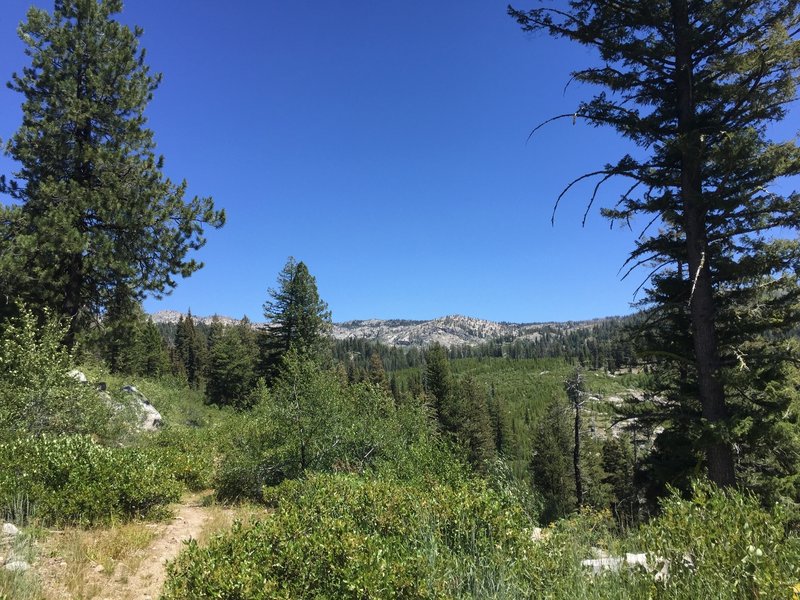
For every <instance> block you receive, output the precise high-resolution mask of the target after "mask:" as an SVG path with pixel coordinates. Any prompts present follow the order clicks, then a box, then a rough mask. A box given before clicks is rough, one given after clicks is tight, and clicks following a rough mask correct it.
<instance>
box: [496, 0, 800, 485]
mask: <svg viewBox="0 0 800 600" xmlns="http://www.w3.org/2000/svg"><path fill="white" fill-rule="evenodd" d="M509 10H510V12H511V14H512V15H513V16H514V17H515V18H516V19H517V21H518V22H519V23H520V24H521V25H522V27H523V28H524V29H525V30H528V31H545V32H548V33H550V34H551V35H553V36H556V37H563V38H566V39H568V40H572V41H575V42H577V43H579V44H583V45H585V46H589V47H591V48H594V49H595V50H597V51H598V53H599V55H600V58H601V59H602V61H603V64H602V65H599V66H597V67H589V68H585V69H581V70H579V71H577V72H575V73H573V74H572V76H573V79H574V80H576V81H578V82H581V83H587V84H590V85H595V86H600V87H602V88H604V91H602V92H600V93H598V94H597V95H596V96H594V97H593V98H591V99H590V100H588V101H585V102H582V103H581V104H580V105H579V106H578V107H577V110H573V111H570V112H569V113H568V114H565V115H562V117H563V118H568V119H570V120H572V121H576V120H579V119H580V120H583V121H586V122H588V123H589V124H591V125H593V126H602V125H608V126H611V127H613V128H615V129H616V130H617V131H619V132H620V133H621V134H622V135H623V136H624V137H626V138H628V139H630V140H631V141H633V142H634V143H635V144H637V145H638V146H639V147H640V148H641V149H642V152H640V153H639V154H638V155H637V157H633V156H631V155H626V156H624V157H622V158H621V159H619V160H617V161H616V162H611V163H610V164H608V165H607V166H606V167H604V168H602V169H600V170H598V171H597V172H596V173H591V174H587V175H584V176H581V177H579V178H578V179H577V180H575V181H574V182H573V183H575V182H577V181H579V180H583V179H587V178H589V177H590V176H596V177H598V178H599V181H598V183H597V185H596V186H595V189H594V193H593V195H592V198H591V200H590V205H591V203H592V202H593V201H594V198H595V196H596V195H597V193H598V190H599V189H600V186H601V185H602V184H603V182H605V181H607V180H608V179H610V178H612V177H623V178H627V179H628V180H630V182H631V186H630V188H629V189H628V190H627V191H626V193H625V194H623V195H622V197H621V198H620V200H619V202H618V203H617V204H616V205H615V206H614V207H612V208H608V209H605V210H604V213H605V215H606V216H608V217H610V218H611V219H613V220H618V221H622V222H625V223H629V222H631V221H633V220H636V219H637V218H638V219H643V221H644V222H645V223H651V224H652V225H655V227H657V228H658V229H657V231H654V232H653V233H649V232H650V231H651V229H650V228H649V227H648V228H647V229H646V230H645V231H643V232H642V235H641V236H640V238H639V240H638V241H637V244H636V247H635V249H634V250H633V252H632V253H631V256H630V265H631V268H635V267H636V266H637V265H647V267H648V268H652V269H653V271H652V272H658V275H657V276H656V277H655V278H654V279H652V280H651V284H652V287H651V288H650V292H649V295H648V303H649V305H650V309H651V313H650V314H651V315H652V316H653V319H652V321H651V324H652V327H653V328H655V329H658V328H661V327H667V328H669V330H670V331H672V332H674V333H676V334H677V335H678V336H679V341H678V344H677V346H678V349H679V350H680V352H681V354H679V355H676V356H674V360H666V357H668V356H669V355H667V354H665V348H663V347H653V348H651V350H653V351H656V352H659V356H661V357H663V358H662V360H661V361H659V364H658V365H657V366H659V367H662V368H666V369H670V370H672V371H673V372H674V373H675V374H676V375H679V376H681V377H682V380H681V381H679V382H677V383H676V384H674V385H672V386H670V387H671V389H672V390H673V391H674V392H675V393H674V394H672V397H671V401H672V407H673V410H672V411H671V416H670V417H669V418H668V419H667V420H666V422H665V424H666V429H665V433H668V434H669V435H672V436H675V434H676V429H674V427H673V419H676V420H678V421H680V422H681V423H683V424H685V425H687V426H688V427H686V428H685V429H684V430H683V431H682V433H685V434H686V435H680V436H679V437H681V438H682V439H683V441H684V443H687V442H688V443H693V444H695V448H697V449H699V450H700V451H701V452H702V456H703V464H702V465H701V466H704V467H705V468H706V469H707V471H708V474H709V477H710V478H711V480H712V481H714V482H715V483H717V484H719V485H732V484H734V483H735V482H736V479H737V474H738V477H739V479H740V480H742V482H749V481H751V480H753V481H755V482H756V483H758V482H759V481H760V482H761V483H763V484H765V483H764V482H766V481H773V482H774V481H776V480H779V481H782V482H783V483H781V484H780V485H779V487H781V486H783V488H784V489H783V490H780V491H778V490H773V491H772V492H766V493H767V495H773V494H775V493H777V494H779V495H786V494H788V495H790V496H794V497H798V495H800V490H798V489H796V485H797V478H796V477H795V475H796V473H797V469H798V463H797V456H798V453H797V452H796V435H794V434H793V433H792V432H793V431H796V427H795V426H794V424H793V423H792V421H793V420H795V419H796V413H795V410H794V409H792V408H791V405H792V402H793V401H795V399H796V398H797V388H796V387H794V386H793V384H792V383H790V380H791V378H792V371H793V366H792V365H795V364H797V362H798V346H797V344H796V343H794V342H789V341H788V340H786V341H783V342H782V343H780V344H776V343H769V340H775V339H783V338H785V336H786V333H787V331H788V330H789V329H790V328H791V327H793V326H794V324H795V323H796V322H797V319H798V317H799V316H800V315H798V310H800V302H798V298H800V289H799V288H798V282H797V274H798V267H800V241H798V239H797V238H796V236H795V237H794V238H791V239H782V235H785V232H786V231H792V230H796V229H797V228H798V226H800V210H798V209H800V194H797V193H790V194H786V195H785V194H782V193H780V191H779V190H778V189H777V188H776V187H775V185H774V184H775V182H776V180H778V179H780V178H784V177H788V176H792V175H797V174H798V173H800V151H798V148H797V146H796V145H795V143H794V142H780V143H775V142H772V141H771V140H770V139H768V137H767V134H768V131H769V130H768V125H769V124H770V123H772V122H775V121H780V120H782V119H783V118H784V117H785V116H786V111H787V107H788V105H789V104H790V103H791V102H792V101H793V100H794V99H795V90H796V84H797V81H798V77H800V41H798V39H797V37H798V34H799V30H798V23H799V22H800V2H798V0H748V1H745V2H690V1H689V0H663V1H656V0H652V1H646V2H623V3H619V2H614V3H597V2H592V1H590V0H574V1H572V2H570V3H569V6H568V7H567V8H563V7H562V6H560V5H559V6H558V7H555V8H548V7H544V8H538V9H534V10H531V11H528V12H523V11H517V10H514V9H509ZM608 92H611V94H609V93H608ZM556 118H559V117H556ZM570 187H572V183H571V184H569V186H567V189H569V188H570ZM565 192H566V190H565ZM562 195H563V193H562ZM559 199H560V198H559ZM556 204H557V203H556ZM587 210H588V209H587ZM684 323H686V324H688V327H686V328H684ZM661 337H662V339H665V338H666V337H668V336H661ZM678 365H680V366H678ZM778 390H781V391H780V392H779V391H778ZM681 413H683V414H686V413H689V414H692V415H693V418H691V419H690V420H686V419H683V417H682V416H681ZM771 438H772V439H771ZM775 438H777V439H779V440H780V442H781V443H780V444H775V443H774V439H775ZM734 447H735V448H736V451H734ZM793 448H794V449H793ZM759 473H761V474H767V473H768V474H769V477H767V478H766V479H764V478H761V477H760V476H759ZM793 481H794V483H792V482H793ZM765 485H766V484H765Z"/></svg>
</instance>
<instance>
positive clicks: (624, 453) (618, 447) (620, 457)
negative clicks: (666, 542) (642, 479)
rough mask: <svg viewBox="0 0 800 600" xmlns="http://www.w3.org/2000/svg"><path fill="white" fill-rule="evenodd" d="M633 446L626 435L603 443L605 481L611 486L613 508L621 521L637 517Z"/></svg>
mask: <svg viewBox="0 0 800 600" xmlns="http://www.w3.org/2000/svg"><path fill="white" fill-rule="evenodd" d="M633 470H634V464H633V446H632V444H631V442H630V440H629V439H627V438H626V437H620V438H614V437H612V438H609V439H607V440H606V441H605V442H604V443H603V471H605V473H606V476H605V477H604V479H603V483H604V484H605V485H607V486H608V488H609V495H610V497H611V510H612V511H613V512H614V516H616V517H617V519H619V520H620V521H627V522H631V521H633V520H635V519H636V518H637V510H638V494H637V491H636V487H635V486H634V483H633Z"/></svg>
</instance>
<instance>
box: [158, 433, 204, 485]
mask: <svg viewBox="0 0 800 600" xmlns="http://www.w3.org/2000/svg"><path fill="white" fill-rule="evenodd" d="M215 429H216V428H211V427H207V428H203V429H194V428H186V427H170V426H167V427H166V428H165V429H163V430H162V431H159V432H158V433H157V434H156V435H155V436H152V437H151V438H149V439H148V443H147V445H146V446H145V448H147V449H148V450H149V451H150V453H151V454H154V455H155V456H157V457H158V459H159V460H160V461H161V462H162V463H163V464H164V465H165V467H166V469H167V470H168V472H169V473H170V474H171V475H172V476H173V477H174V478H175V479H176V480H177V481H180V482H182V483H183V484H185V485H186V487H187V488H189V489H190V490H192V491H199V490H205V489H208V488H209V487H211V486H212V484H213V481H214V474H215V471H216V463H217V439H216V431H215Z"/></svg>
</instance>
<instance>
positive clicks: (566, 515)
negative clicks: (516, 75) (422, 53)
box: [0, 0, 800, 600]
mask: <svg viewBox="0 0 800 600" xmlns="http://www.w3.org/2000/svg"><path fill="white" fill-rule="evenodd" d="M121 10H122V3H121V2H120V1H119V0H58V1H57V2H55V5H54V9H53V11H52V12H49V11H47V10H43V9H37V8H32V9H31V10H30V12H29V13H28V19H27V21H26V22H24V23H22V24H21V26H20V29H19V32H20V37H21V39H22V41H23V42H24V43H25V44H26V46H27V53H28V56H29V57H30V61H31V62H30V66H29V67H26V68H25V69H24V70H23V71H22V72H21V73H18V74H13V75H12V77H11V83H10V87H11V89H12V90H14V91H16V92H18V93H19V94H20V95H21V98H22V102H23V104H22V119H21V125H20V127H19V129H18V131H17V132H16V133H15V134H14V135H13V137H12V138H11V139H9V140H8V141H7V143H6V146H5V150H6V152H7V154H8V155H9V156H10V157H11V158H12V159H13V160H14V161H15V163H16V164H17V165H18V166H17V171H15V172H14V173H13V174H11V175H10V176H9V177H3V178H2V179H0V193H2V194H4V195H6V196H8V197H9V198H10V200H11V201H10V203H8V204H3V205H0V291H2V294H0V320H1V321H0V513H1V516H2V517H3V519H4V521H6V523H5V524H4V527H3V537H2V538H0V556H2V557H3V558H2V559H1V560H0V562H2V565H3V568H2V569H0V598H20V599H23V598H24V599H33V598H55V597H59V594H61V595H62V596H63V594H66V595H67V597H81V598H83V597H98V596H100V594H101V590H102V588H103V587H104V586H105V585H118V584H120V582H123V583H124V582H125V581H129V579H128V578H129V576H131V577H134V575H135V571H136V569H137V568H139V566H140V565H138V564H134V562H133V561H132V559H131V558H130V557H132V556H134V555H135V554H136V552H137V551H144V549H145V548H146V547H147V546H148V544H149V543H150V541H151V540H152V539H153V536H154V535H156V534H155V533H153V531H154V530H153V529H152V528H149V529H148V526H149V525H153V526H154V527H159V526H160V525H158V524H159V523H160V524H162V525H163V524H164V523H165V521H169V519H170V516H171V514H172V513H171V511H172V510H174V507H175V506H182V507H185V506H186V505H187V500H186V498H189V497H190V498H194V499H195V500H194V501H195V502H196V506H195V507H194V508H197V510H201V509H203V510H205V509H207V510H212V508H216V509H218V511H219V512H217V513H213V514H215V515H217V517H218V519H219V521H220V523H223V524H221V525H218V526H216V528H215V529H214V530H213V531H212V530H210V529H209V530H208V531H209V533H208V535H204V536H200V537H196V536H193V539H192V540H191V541H190V542H188V543H187V544H186V545H185V546H184V547H183V548H182V551H181V552H180V554H178V555H177V556H176V557H174V559H173V560H171V561H170V563H169V566H168V571H167V575H166V579H165V582H164V585H163V589H159V590H158V591H157V593H160V594H161V597H162V598H164V599H165V600H171V599H178V598H196V599H200V598H231V599H233V598H362V599H363V598H504V599H505V598H558V599H567V598H653V597H658V598H682V599H689V598H698V597H703V596H705V597H713V598H753V599H755V598H791V597H797V594H800V478H798V474H799V473H800V424H799V423H798V409H800V396H799V395H798V390H799V386H800V373H798V366H799V365H800V340H798V337H797V329H798V323H800V314H799V312H798V311H800V285H798V280H797V278H798V267H800V242H799V241H798V239H797V236H796V230H797V229H798V226H800V196H799V195H798V194H797V193H796V192H792V193H788V194H784V195H782V194H780V193H779V192H778V191H776V190H777V189H779V188H776V187H775V186H774V185H773V184H774V183H775V182H776V181H778V180H784V181H785V180H786V178H789V177H792V176H796V175H798V174H800V150H798V148H797V146H796V145H795V143H794V142H774V141H772V140H771V139H770V138H769V137H768V132H769V127H768V126H769V125H770V124H771V123H774V122H777V121H780V120H782V119H783V118H784V117H785V116H786V114H787V110H788V109H787V106H788V105H789V104H791V103H792V102H794V101H795V100H796V85H797V83H798V80H800V40H798V35H799V33H798V32H800V3H798V2H795V1H790V2H786V1H785V0H784V1H783V2H771V1H766V0H759V1H752V2H744V3H742V2H736V3H731V2H695V3H692V2H688V1H686V0H670V1H668V2H640V3H617V2H615V3H602V2H601V3H597V2H588V1H584V0H575V1H574V2H571V3H569V5H567V6H560V7H559V8H548V7H542V8H536V9H533V10H530V11H523V10H517V9H514V8H511V7H509V9H508V11H509V16H510V17H511V18H513V19H514V20H515V21H516V22H517V23H518V24H519V25H520V27H521V28H522V29H523V31H526V32H540V33H546V34H549V35H551V36H554V37H558V38H566V39H567V40H570V41H572V42H574V43H577V44H581V45H583V46H587V47H589V48H591V49H592V50H594V51H596V52H597V53H598V54H599V56H600V57H601V58H602V59H603V61H604V63H605V66H604V67H591V68H586V69H584V70H579V71H577V72H576V73H573V74H572V76H573V78H574V79H576V80H577V81H579V82H583V83H588V84H591V85H593V86H595V87H597V88H598V89H599V90H600V91H598V92H597V94H596V95H595V96H593V97H590V98H589V99H587V100H585V101H583V102H581V103H580V105H579V106H578V108H577V110H575V111H573V112H570V113H568V114H565V115H561V116H556V117H555V119H552V120H558V119H560V118H565V119H571V120H572V122H576V121H579V120H580V121H585V122H588V124H590V125H593V126H607V127H611V128H613V129H615V130H616V131H617V132H618V133H619V134H620V135H621V136H624V137H626V138H628V139H631V140H632V141H633V142H635V143H636V144H638V145H639V146H640V148H641V149H642V153H641V154H640V155H637V157H633V156H630V155H626V156H623V157H621V158H619V159H618V160H616V161H613V160H612V161H611V162H609V163H608V164H607V166H606V167H605V168H604V169H602V170H600V171H598V172H594V173H587V174H585V175H580V176H578V179H577V180H582V179H585V178H592V177H594V178H596V181H597V183H596V187H595V188H594V195H593V196H592V198H591V200H590V202H589V206H588V207H587V210H588V209H589V208H590V207H591V204H592V203H593V202H594V201H595V199H596V197H597V200H598V202H599V201H600V196H598V194H599V192H600V190H601V189H602V185H603V184H604V183H605V182H606V181H608V180H609V179H611V178H614V177H620V178H623V179H626V180H628V181H629V182H630V185H631V187H630V189H628V191H627V192H626V193H625V194H624V195H623V196H622V197H621V198H620V199H619V201H618V202H617V203H615V204H611V205H606V206H605V207H604V208H603V209H602V212H603V214H604V215H605V216H606V217H608V218H609V219H611V220H612V222H630V221H632V220H635V219H636V218H642V217H643V218H645V219H646V220H648V221H651V220H652V221H651V222H652V223H655V224H656V226H655V227H654V228H653V229H652V231H650V230H645V231H644V232H642V235H641V236H640V237H639V238H638V240H637V242H636V245H635V247H634V248H633V249H632V251H631V254H630V258H629V263H628V264H629V266H630V267H631V268H636V267H641V268H644V269H648V271H649V273H650V275H649V277H648V283H647V286H646V288H645V289H644V292H643V294H644V296H643V300H642V301H641V302H640V304H639V306H638V307H637V308H638V312H637V313H636V314H634V315H632V316H629V317H624V318H607V319H601V320H598V321H597V322H595V323H594V324H592V325H590V326H585V327H559V326H558V325H557V324H553V325H552V326H549V327H545V328H543V329H542V331H541V332H540V333H541V335H539V336H538V337H536V338H535V339H513V338H507V339H504V338H497V339H492V340H487V341H486V342H485V343H482V344H479V345H460V346H452V347H444V346H441V345H439V344H431V345H428V346H424V347H396V346H388V345H383V344H380V343H377V342H375V341H368V340H363V339H347V340H337V341H334V340H333V339H332V338H331V336H330V330H331V326H332V324H331V312H330V310H329V308H328V305H327V303H326V302H325V300H324V299H322V298H321V297H320V294H319V290H318V287H317V283H316V279H315V277H314V275H312V273H311V272H310V271H309V268H308V266H307V265H306V263H305V262H303V261H301V260H297V259H295V258H294V257H289V258H288V259H287V261H286V264H285V266H284V268H283V269H282V271H281V272H280V273H278V275H277V279H276V282H275V284H274V287H272V288H270V289H269V290H267V291H266V293H265V297H264V304H263V315H264V318H265V320H266V322H267V325H266V326H263V327H261V326H260V327H256V326H253V324H252V323H250V322H249V321H248V320H246V319H244V320H242V321H241V322H238V323H236V324H233V325H231V324H225V323H223V322H222V321H213V322H211V324H208V325H205V324H202V323H198V322H196V320H195V319H194V318H193V316H192V315H191V313H187V314H186V315H185V316H182V317H181V318H180V320H179V321H178V322H177V323H176V324H174V325H163V324H159V325H157V324H155V323H153V321H152V320H151V319H150V318H149V317H148V315H147V314H146V313H145V312H144V310H143V308H142V301H143V299H144V298H146V297H148V295H153V294H156V295H158V294H165V293H168V292H169V291H170V290H171V289H172V288H174V287H175V285H176V279H177V278H179V277H188V276H190V275H191V274H192V273H193V272H195V271H196V270H197V269H199V268H200V267H201V264H200V263H199V262H198V261H197V260H196V259H195V258H193V256H194V253H195V252H196V251H198V250H200V249H201V248H202V246H203V245H204V243H205V231H206V230H207V229H208V228H209V227H211V228H216V227H222V226H223V225H224V222H225V214H224V212H223V211H221V210H218V209H217V208H215V205H214V202H213V200H212V199H211V198H201V197H195V198H192V199H187V198H185V190H186V184H185V183H182V184H175V183H173V182H172V181H170V180H169V179H168V178H167V177H165V176H164V174H163V172H162V167H163V159H162V158H161V157H159V156H157V155H156V154H155V144H154V142H153V132H152V131H150V130H149V129H148V128H147V127H146V120H145V118H144V110H145V107H146V105H147V103H148V101H149V100H150V99H151V98H152V96H153V93H154V92H155V91H156V90H157V88H158V84H159V82H160V76H159V75H156V74H153V73H151V72H150V70H149V68H148V66H147V64H146V61H145V55H144V51H143V49H142V48H141V47H140V45H139V37H140V36H141V31H140V30H139V29H138V28H130V27H128V26H126V25H124V24H122V23H121V22H120V21H119V20H118V14H119V12H120V11H121ZM552 120H551V121H552ZM577 180H576V181H577ZM573 183H574V182H572V183H569V182H567V186H566V189H565V193H567V192H568V191H569V189H570V188H571V187H572V184H573ZM562 195H563V194H562ZM560 199H561V198H560V197H559V198H558V199H556V207H557V204H558V201H559V200H560ZM787 232H788V233H787ZM154 415H157V417H155V416H154ZM197 498H202V500H201V501H200V500H197ZM209 514H211V513H209ZM226 514H233V515H234V517H233V518H232V519H231V522H227V521H224V518H223V515H226ZM223 521H224V522H223ZM65 540H71V541H69V542H67V541H65ZM48 557H58V558H57V559H52V560H48V559H47V558H48ZM126 561H127V562H126ZM50 563H57V564H60V565H61V566H59V567H58V568H62V569H66V570H67V571H68V573H69V576H66V575H64V571H60V573H61V575H60V576H53V575H52V573H53V571H52V570H51V571H48V570H47V569H52V568H55V567H53V565H52V564H50ZM131 565H134V566H131ZM123 566H124V568H123ZM98 567H99V568H98ZM126 569H127V570H128V571H130V573H128V571H126ZM131 573H134V575H131ZM48 574H49V575H48ZM98 578H99V579H98ZM55 581H60V583H54V582H55ZM98 581H100V583H98ZM130 581H139V580H137V579H135V578H134V579H130ZM59 586H60V587H59ZM115 589H116V588H115ZM136 592H138V590H134V593H136Z"/></svg>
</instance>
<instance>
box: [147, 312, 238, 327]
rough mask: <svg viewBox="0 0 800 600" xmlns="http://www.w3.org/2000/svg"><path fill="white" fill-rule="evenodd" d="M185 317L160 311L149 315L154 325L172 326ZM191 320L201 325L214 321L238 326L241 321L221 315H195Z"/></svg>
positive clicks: (181, 314)
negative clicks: (164, 324)
mask: <svg viewBox="0 0 800 600" xmlns="http://www.w3.org/2000/svg"><path fill="white" fill-rule="evenodd" d="M185 316H186V314H185V313H182V312H179V311H177V310H160V311H158V312H154V313H153V314H152V315H150V318H151V319H153V323H156V324H158V323H166V324H170V325H172V324H175V323H177V322H178V321H179V320H180V318H181V317H185ZM192 320H193V321H194V322H195V323H202V324H203V325H211V323H213V322H214V321H218V322H220V323H222V324H223V325H238V324H239V323H240V322H241V319H234V318H232V317H224V316H221V315H212V316H210V317H198V316H197V315H192Z"/></svg>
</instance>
